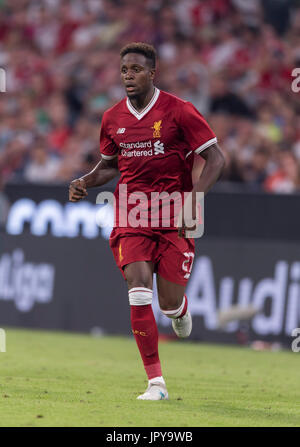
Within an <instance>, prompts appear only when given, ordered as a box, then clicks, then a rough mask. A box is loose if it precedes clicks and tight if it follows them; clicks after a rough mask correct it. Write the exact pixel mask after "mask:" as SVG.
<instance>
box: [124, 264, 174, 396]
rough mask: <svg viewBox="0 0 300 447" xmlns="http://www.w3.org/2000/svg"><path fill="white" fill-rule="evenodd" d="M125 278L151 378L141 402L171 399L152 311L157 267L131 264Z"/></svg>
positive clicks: (134, 329)
mask: <svg viewBox="0 0 300 447" xmlns="http://www.w3.org/2000/svg"><path fill="white" fill-rule="evenodd" d="M124 275H125V277H126V280H127V284H128V296H129V304H130V316H131V327H132V332H133V335H134V337H135V340H136V343H137V346H138V348H139V351H140V355H141V357H142V361H143V364H144V367H145V371H146V374H147V376H148V388H147V390H146V392H145V393H144V394H142V395H140V396H138V399H142V400H163V399H168V392H167V388H166V384H165V381H164V379H163V377H162V372H161V365H160V360H159V355H158V330H157V325H156V321H155V318H154V315H153V311H152V296H153V292H152V288H153V263H152V262H149V261H138V262H132V263H130V264H127V265H125V267H124Z"/></svg>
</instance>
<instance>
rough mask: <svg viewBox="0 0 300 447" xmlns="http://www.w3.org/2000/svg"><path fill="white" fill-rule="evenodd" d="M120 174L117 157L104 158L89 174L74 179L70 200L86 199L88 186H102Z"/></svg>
mask: <svg viewBox="0 0 300 447" xmlns="http://www.w3.org/2000/svg"><path fill="white" fill-rule="evenodd" d="M118 174H119V170H118V161H117V158H113V159H112V160H104V159H103V158H102V159H101V160H100V161H99V163H98V164H97V165H96V166H95V167H94V169H93V170H92V171H91V172H89V173H88V174H86V175H84V176H82V177H80V178H78V179H75V180H73V181H72V182H71V183H70V186H69V200H70V202H78V201H79V200H81V199H84V198H85V197H86V196H87V195H88V193H87V188H94V187H96V186H102V185H104V184H105V183H107V182H109V181H110V180H112V179H113V178H115V177H116V176H117V175H118Z"/></svg>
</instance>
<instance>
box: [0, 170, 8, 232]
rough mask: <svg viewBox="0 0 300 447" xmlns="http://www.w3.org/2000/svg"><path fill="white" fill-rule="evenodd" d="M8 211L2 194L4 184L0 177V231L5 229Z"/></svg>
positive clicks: (4, 196) (5, 198)
mask: <svg viewBox="0 0 300 447" xmlns="http://www.w3.org/2000/svg"><path fill="white" fill-rule="evenodd" d="M8 211H9V201H8V198H7V197H6V195H5V193H4V183H3V180H2V178H1V176H0V231H1V228H4V227H5V224H6V220H7V216H8Z"/></svg>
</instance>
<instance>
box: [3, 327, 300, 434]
mask: <svg viewBox="0 0 300 447" xmlns="http://www.w3.org/2000/svg"><path fill="white" fill-rule="evenodd" d="M6 351H7V352H6V353H0V414H1V418H0V426H1V427H5V426H13V427H20V426H22V427H24V426H27V427H32V426H36V427H38V426H55V427H61V426H66V427H67V426H68V427H74V426H77V427H79V426H85V427H87V426H97V427H99V426H100V427H102V426H103V427H203V426H210V427H220V426H223V427H224V426H225V427H226V426H227V427H228V426H231V427H237V426H246V427H258V426H267V427H270V426H294V427H295V426H296V427H299V426H300V387H299V361H300V353H293V352H292V351H291V352H288V351H286V352H283V351H281V352H255V351H252V350H250V349H248V348H239V347H231V346H221V345H207V344H202V343H191V342H188V341H183V342H164V343H160V357H161V361H162V367H163V374H164V377H165V379H166V382H167V386H168V391H169V395H170V400H169V401H159V402H149V401H148V402H147V401H139V400H136V397H137V395H138V394H140V393H143V392H144V391H145V389H146V386H147V381H146V376H145V373H144V369H143V366H142V363H141V360H140V358H139V355H138V352H137V348H136V345H135V342H134V340H133V338H122V337H106V336H105V337H101V338H97V337H92V336H90V335H81V334H69V333H61V332H46V331H28V330H12V329H7V331H6Z"/></svg>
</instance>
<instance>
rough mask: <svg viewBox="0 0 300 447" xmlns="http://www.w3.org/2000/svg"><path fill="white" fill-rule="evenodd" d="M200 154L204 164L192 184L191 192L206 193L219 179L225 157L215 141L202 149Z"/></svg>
mask: <svg viewBox="0 0 300 447" xmlns="http://www.w3.org/2000/svg"><path fill="white" fill-rule="evenodd" d="M200 156H201V157H202V158H204V160H205V165H204V168H203V170H202V172H201V175H200V177H199V179H198V180H197V182H196V183H195V185H194V188H193V192H194V193H195V192H203V193H204V194H206V193H207V192H208V191H209V190H210V188H211V187H212V186H213V185H214V184H215V183H216V181H217V180H218V179H219V177H220V175H221V173H222V171H223V169H224V166H225V157H224V155H223V153H222V151H221V149H220V148H219V146H218V144H217V143H215V144H212V145H211V146H209V147H208V148H207V149H205V150H204V151H202V152H201V153H200Z"/></svg>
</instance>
